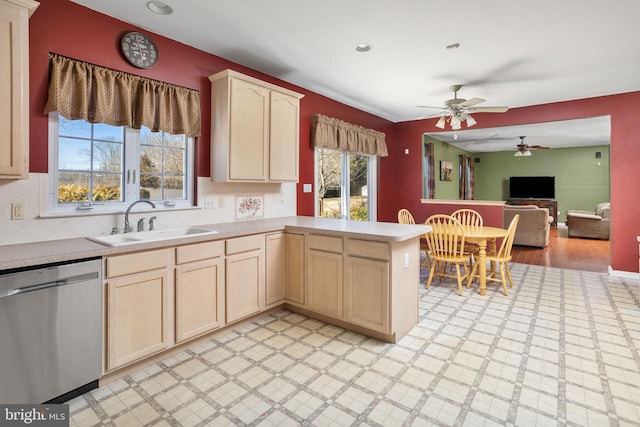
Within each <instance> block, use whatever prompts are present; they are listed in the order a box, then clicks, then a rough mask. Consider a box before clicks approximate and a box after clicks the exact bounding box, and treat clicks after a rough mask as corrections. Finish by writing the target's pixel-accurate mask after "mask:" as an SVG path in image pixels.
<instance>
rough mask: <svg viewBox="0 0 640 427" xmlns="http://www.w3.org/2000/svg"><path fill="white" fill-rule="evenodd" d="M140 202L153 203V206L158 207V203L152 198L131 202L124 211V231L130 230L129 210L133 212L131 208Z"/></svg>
mask: <svg viewBox="0 0 640 427" xmlns="http://www.w3.org/2000/svg"><path fill="white" fill-rule="evenodd" d="M138 203H148V204H150V205H151V207H152V208H155V207H156V204H155V203H153V202H152V201H150V200H136V201H135V202H133V203H131V204H130V205H129V207H128V208H127V211H126V212H125V213H124V232H125V233H128V232H129V212H131V208H132V207H134V206H135V205H137V204H138Z"/></svg>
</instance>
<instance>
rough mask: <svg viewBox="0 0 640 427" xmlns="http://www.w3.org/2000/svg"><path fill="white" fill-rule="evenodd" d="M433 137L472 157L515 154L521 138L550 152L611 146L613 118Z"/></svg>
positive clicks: (508, 127) (490, 129)
mask: <svg viewBox="0 0 640 427" xmlns="http://www.w3.org/2000/svg"><path fill="white" fill-rule="evenodd" d="M456 135H457V138H456ZM429 136H432V137H434V138H436V139H438V140H440V141H444V142H447V143H449V144H451V145H454V146H456V147H458V148H461V149H463V150H466V151H470V152H472V153H481V152H495V151H513V152H515V151H516V148H517V147H516V145H517V144H520V136H524V137H525V138H524V143H525V144H527V145H542V146H546V147H549V148H572V147H587V146H594V145H609V144H610V141H611V138H610V136H611V121H610V118H609V116H600V117H591V118H587V119H575V120H562V121H556V122H546V123H534V124H527V125H516V126H503V127H499V128H484V129H475V128H471V129H468V130H467V129H465V130H462V131H458V132H439V133H433V134H429Z"/></svg>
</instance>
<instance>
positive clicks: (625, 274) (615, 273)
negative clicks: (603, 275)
mask: <svg viewBox="0 0 640 427" xmlns="http://www.w3.org/2000/svg"><path fill="white" fill-rule="evenodd" d="M609 276H613V277H624V278H626V279H640V273H632V272H631V271H622V270H614V269H612V268H611V266H609Z"/></svg>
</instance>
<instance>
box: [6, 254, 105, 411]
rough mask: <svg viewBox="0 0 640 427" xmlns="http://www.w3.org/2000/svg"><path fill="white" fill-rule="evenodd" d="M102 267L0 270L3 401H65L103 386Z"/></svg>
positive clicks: (96, 262)
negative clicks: (100, 383)
mask: <svg viewBox="0 0 640 427" xmlns="http://www.w3.org/2000/svg"><path fill="white" fill-rule="evenodd" d="M101 265H102V262H101V260H100V259H90V260H82V261H74V262H71V263H60V264H50V265H45V266H38V267H37V268H33V269H26V270H10V271H5V272H2V273H0V403H3V404H12V403H18V404H39V403H45V402H55V403H61V402H63V401H66V400H68V399H70V398H72V397H75V395H77V394H79V393H82V392H84V391H88V390H90V389H92V388H95V387H97V380H98V378H99V377H100V374H101V365H102V327H101V321H102V280H101V279H102V274H101V271H102V268H101Z"/></svg>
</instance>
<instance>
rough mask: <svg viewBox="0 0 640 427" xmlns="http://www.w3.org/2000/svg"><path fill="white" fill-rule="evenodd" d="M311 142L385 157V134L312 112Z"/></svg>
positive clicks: (325, 146) (321, 145)
mask: <svg viewBox="0 0 640 427" xmlns="http://www.w3.org/2000/svg"><path fill="white" fill-rule="evenodd" d="M311 144H312V145H313V146H314V147H319V148H333V149H337V150H341V151H348V152H350V153H360V154H370V155H374V156H380V157H386V156H388V155H389V153H388V151H387V143H386V141H385V134H384V133H382V132H378V131H376V130H373V129H367V128H364V127H362V126H358V125H353V124H351V123H347V122H343V121H342V120H338V119H333V118H331V117H327V116H323V115H322V114H314V115H313V116H311Z"/></svg>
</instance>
